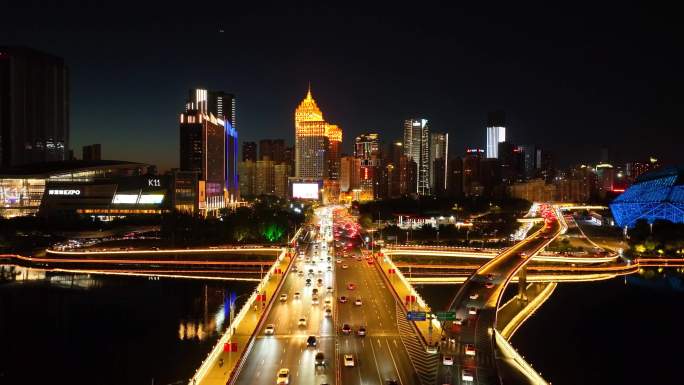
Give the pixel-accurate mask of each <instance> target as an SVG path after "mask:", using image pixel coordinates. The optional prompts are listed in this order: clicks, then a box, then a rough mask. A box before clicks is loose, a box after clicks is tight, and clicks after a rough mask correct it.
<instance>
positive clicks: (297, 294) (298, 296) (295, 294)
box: [293, 291, 302, 299]
mask: <svg viewBox="0 0 684 385" xmlns="http://www.w3.org/2000/svg"><path fill="white" fill-rule="evenodd" d="M301 297H302V295H301V294H300V293H299V292H298V291H296V292H295V293H294V297H293V298H294V299H300V298H301Z"/></svg>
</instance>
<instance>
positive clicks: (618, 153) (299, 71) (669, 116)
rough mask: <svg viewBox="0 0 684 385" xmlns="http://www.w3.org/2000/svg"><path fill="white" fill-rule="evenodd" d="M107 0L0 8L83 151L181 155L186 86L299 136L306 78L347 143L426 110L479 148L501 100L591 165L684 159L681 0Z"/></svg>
mask: <svg viewBox="0 0 684 385" xmlns="http://www.w3.org/2000/svg"><path fill="white" fill-rule="evenodd" d="M12 3H24V2H19V1H15V2H12ZM114 3H115V4H116V7H114V6H111V5H110V6H109V7H107V8H105V7H103V6H102V5H83V4H86V3H81V5H80V6H74V5H70V6H68V7H65V6H57V5H51V6H42V5H41V6H39V5H35V4H37V3H34V5H23V6H22V7H23V8H16V7H18V5H11V6H2V10H1V11H0V45H4V44H8V45H15V44H16V45H26V46H30V47H33V48H36V49H40V50H44V51H47V52H50V53H53V54H55V55H58V56H61V57H63V58H64V59H65V61H66V62H67V64H68V65H69V67H70V71H71V112H72V115H71V116H72V119H71V138H72V142H71V147H72V148H73V149H75V153H76V154H77V156H80V152H81V151H80V148H81V146H82V145H83V144H89V143H102V144H103V157H104V158H108V159H121V160H132V161H141V162H148V163H152V164H157V165H158V166H159V167H160V169H161V170H164V169H168V168H170V167H176V166H177V165H178V114H179V113H180V112H181V110H182V108H183V105H184V102H185V98H186V95H187V90H188V89H189V88H192V87H206V88H209V89H218V90H225V91H227V92H233V93H235V94H236V95H237V96H238V112H237V114H238V115H237V120H238V124H237V128H238V130H239V135H240V139H241V140H259V139H261V138H284V139H285V140H286V141H287V142H290V143H291V142H293V140H294V118H293V112H294V109H295V107H296V106H297V104H298V103H299V101H300V100H301V99H302V98H303V97H304V95H305V93H306V87H307V83H308V82H309V81H311V85H312V89H313V94H314V97H315V98H316V100H317V101H318V104H319V107H321V109H322V110H323V113H324V114H325V117H326V120H328V121H329V122H331V123H336V124H339V125H341V127H342V129H343V130H344V146H345V149H346V150H347V151H350V150H351V143H352V140H353V137H355V136H356V135H357V134H359V133H361V132H365V131H377V132H379V133H380V134H381V136H382V139H383V141H386V142H387V141H391V140H393V139H395V138H399V137H400V136H401V135H402V131H401V126H402V121H403V119H405V118H407V117H413V116H415V117H425V118H427V119H429V120H430V121H431V126H432V130H434V131H447V132H449V134H450V141H451V149H450V150H451V151H452V154H453V153H455V152H457V153H461V152H463V149H465V148H466V147H472V146H477V147H483V146H484V142H485V128H484V127H485V123H486V117H487V112H488V111H490V110H495V109H503V110H505V111H506V114H507V121H508V136H509V138H510V139H511V140H512V141H513V142H514V143H517V144H527V143H536V144H538V145H540V146H543V147H545V148H548V149H550V150H551V151H553V152H554V154H555V156H556V158H557V160H558V161H557V163H558V164H559V165H560V166H567V165H570V164H574V163H580V162H597V161H598V160H599V156H600V148H601V146H603V145H607V146H608V147H609V149H610V151H611V154H612V157H613V160H615V161H629V160H637V159H640V158H644V157H646V156H649V155H655V156H658V157H660V158H661V159H663V160H664V161H666V162H681V160H682V156H681V155H680V153H679V151H680V148H681V143H682V142H684V133H683V132H684V130H683V127H682V118H681V116H682V109H683V107H684V106H683V104H684V103H683V102H684V96H683V95H684V93H683V89H684V81H683V80H684V71H683V69H684V60H683V59H684V58H683V56H684V54H683V51H684V45H683V44H682V43H683V41H682V38H681V36H682V35H681V34H678V33H680V32H681V28H679V26H678V22H679V20H678V19H677V17H678V16H677V15H678V13H677V12H675V10H673V9H667V8H660V9H656V8H652V7H653V6H644V5H637V4H634V5H629V4H626V3H616V4H615V5H614V6H608V5H601V4H599V2H596V1H595V2H592V3H580V2H569V3H567V5H568V6H567V7H558V8H548V7H547V6H545V5H542V4H541V3H540V4H536V5H521V3H522V2H511V1H509V2H507V3H504V4H507V5H496V4H494V3H492V2H487V3H486V7H482V8H474V7H466V8H446V7H439V6H419V5H417V4H418V3H421V2H413V6H412V7H403V6H398V5H397V4H398V3H395V4H394V5H387V6H386V7H379V6H377V7H373V6H370V5H369V4H370V2H365V3H351V2H345V3H344V4H347V5H349V7H348V8H344V9H342V8H326V7H322V6H321V5H320V4H323V2H320V3H319V5H317V6H315V7H302V8H298V9H295V8H284V7H283V6H282V5H281V6H279V7H269V6H267V5H266V4H264V3H260V2H253V1H252V2H244V4H241V5H234V4H229V2H222V3H221V5H209V4H202V3H200V2H185V3H182V5H179V6H178V7H173V8H163V7H170V6H169V4H172V3H170V2H159V3H158V4H157V6H154V7H153V6H151V5H145V4H143V2H142V1H139V2H133V3H125V2H114ZM248 4H254V5H253V7H249V6H248ZM281 4H282V3H281ZM369 7H370V8H369ZM221 31H223V32H221Z"/></svg>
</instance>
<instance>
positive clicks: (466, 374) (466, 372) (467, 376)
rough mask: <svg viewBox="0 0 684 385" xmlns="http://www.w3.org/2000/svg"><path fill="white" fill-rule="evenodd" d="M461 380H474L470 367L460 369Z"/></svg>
mask: <svg viewBox="0 0 684 385" xmlns="http://www.w3.org/2000/svg"><path fill="white" fill-rule="evenodd" d="M461 380H463V381H474V380H475V374H474V373H473V370H472V369H468V368H464V369H463V370H462V371H461Z"/></svg>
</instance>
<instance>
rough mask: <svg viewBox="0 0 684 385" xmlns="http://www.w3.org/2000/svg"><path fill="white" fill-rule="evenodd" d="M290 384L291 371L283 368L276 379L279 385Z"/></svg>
mask: <svg viewBox="0 0 684 385" xmlns="http://www.w3.org/2000/svg"><path fill="white" fill-rule="evenodd" d="M289 383H290V369H286V368H282V369H280V370H279V371H278V376H277V377H276V384H277V385H281V384H283V385H287V384H289Z"/></svg>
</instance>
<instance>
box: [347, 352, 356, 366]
mask: <svg viewBox="0 0 684 385" xmlns="http://www.w3.org/2000/svg"><path fill="white" fill-rule="evenodd" d="M354 365H355V363H354V355H352V354H345V355H344V366H348V367H354Z"/></svg>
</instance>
